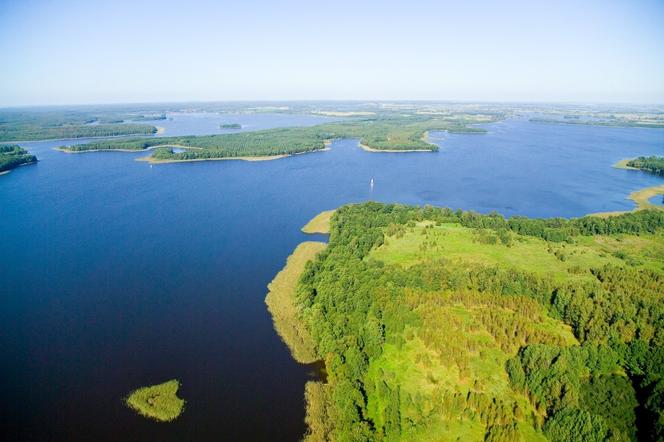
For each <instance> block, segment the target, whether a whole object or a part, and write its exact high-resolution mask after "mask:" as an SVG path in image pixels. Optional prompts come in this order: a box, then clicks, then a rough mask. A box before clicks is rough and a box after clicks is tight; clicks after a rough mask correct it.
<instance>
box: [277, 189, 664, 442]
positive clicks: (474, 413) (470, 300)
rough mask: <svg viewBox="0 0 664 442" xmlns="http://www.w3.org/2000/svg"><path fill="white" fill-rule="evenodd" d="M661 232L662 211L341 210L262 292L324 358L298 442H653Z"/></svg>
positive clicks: (662, 387) (281, 320) (660, 386)
mask: <svg viewBox="0 0 664 442" xmlns="http://www.w3.org/2000/svg"><path fill="white" fill-rule="evenodd" d="M324 217H327V215H325V216H324ZM315 230H316V231H320V229H315ZM663 233H664V211H658V210H639V211H635V212H630V213H626V214H622V215H617V216H612V217H608V218H597V217H582V218H576V219H563V218H553V219H531V218H526V217H512V218H509V219H506V218H504V217H502V216H500V215H498V214H495V213H494V214H489V215H480V214H477V213H474V212H466V211H461V210H456V211H454V210H451V209H446V208H436V207H431V206H425V207H416V206H406V205H399V204H380V203H373V202H370V203H363V204H355V205H347V206H343V207H341V208H339V209H337V210H336V211H334V213H333V214H332V216H331V218H330V228H329V234H330V236H329V242H328V244H327V245H326V246H325V245H322V244H320V243H313V244H316V245H313V244H311V245H307V244H308V243H305V245H303V246H299V247H298V248H297V249H296V251H295V253H294V254H293V256H292V257H291V258H289V260H288V264H287V266H286V269H285V270H284V271H283V272H282V273H281V274H280V275H279V276H278V277H277V278H276V279H275V281H274V282H273V283H272V285H271V286H270V293H271V295H268V304H271V306H270V311H271V312H273V315H274V320H275V326H276V327H277V330H279V333H280V335H281V336H282V338H283V339H284V341H285V342H286V343H287V345H288V347H289V348H291V350H293V352H294V354H295V355H296V359H297V360H300V361H306V362H310V361H312V360H314V359H318V360H320V361H323V362H324V363H325V367H326V371H327V380H326V381H316V382H314V381H311V382H308V383H307V385H306V388H305V399H306V407H307V409H306V423H307V425H308V431H307V434H306V436H305V440H310V441H314V440H315V441H317V440H367V441H371V440H376V441H378V440H458V438H460V439H461V440H491V441H517V440H521V441H545V440H547V439H548V440H551V441H569V440H636V436H637V434H638V435H639V438H640V439H641V438H643V439H649V440H661V438H662V437H663V436H664V420H663V417H664V411H663V408H664V402H663V401H662V400H661V392H662V391H664V363H663V361H664V359H663V358H664V347H663V346H664V334H662V332H661V331H662V330H664V260H662V256H664V235H663ZM304 260H308V263H306V264H305V265H303V263H302V262H303V261H304ZM275 290H276V291H278V292H280V293H279V295H278V296H275V295H274V292H275ZM275 304H276V305H275ZM274 312H283V313H280V314H275V313H274ZM284 330H287V331H284ZM294 337H296V338H294ZM294 343H295V344H294ZM298 345H299V346H302V348H304V349H305V350H306V351H300V352H299V355H298V350H295V348H297V346H298ZM302 354H304V355H305V357H304V358H303V357H302V356H301V355H302Z"/></svg>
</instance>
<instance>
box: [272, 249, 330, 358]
mask: <svg viewBox="0 0 664 442" xmlns="http://www.w3.org/2000/svg"><path fill="white" fill-rule="evenodd" d="M325 247H326V244H325V243H322V242H315V241H306V242H303V243H301V244H300V245H298V246H297V248H296V249H295V251H294V252H293V254H292V255H291V256H289V257H288V260H287V261H286V266H285V267H284V268H283V269H282V270H281V271H280V272H279V273H278V274H277V276H275V277H274V279H273V280H272V282H271V283H270V284H269V285H268V290H269V293H268V294H267V296H266V297H265V303H266V304H267V308H268V310H269V311H270V314H271V315H272V320H273V321H274V328H275V330H276V331H277V333H278V334H279V336H280V337H281V339H282V340H283V341H284V342H285V343H286V345H287V346H288V348H289V349H290V351H291V353H292V355H293V358H294V359H295V360H296V361H298V362H300V363H302V364H308V363H311V362H315V361H316V360H318V359H319V358H318V356H317V355H316V352H315V350H314V343H313V339H312V338H311V335H310V334H309V331H308V330H307V329H306V326H305V324H304V323H303V322H302V321H300V320H299V317H298V316H299V310H298V308H297V305H296V304H295V293H296V290H297V284H298V281H299V279H300V276H301V275H302V272H303V271H304V268H305V266H306V264H307V262H309V261H310V260H312V259H313V258H314V257H315V256H316V255H317V254H318V253H319V252H321V251H322V250H323V249H325Z"/></svg>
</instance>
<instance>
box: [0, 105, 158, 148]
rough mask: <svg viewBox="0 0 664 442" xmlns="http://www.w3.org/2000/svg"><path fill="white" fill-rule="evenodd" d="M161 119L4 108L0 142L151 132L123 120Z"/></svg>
mask: <svg viewBox="0 0 664 442" xmlns="http://www.w3.org/2000/svg"><path fill="white" fill-rule="evenodd" d="M165 118H166V116H165V115H163V114H156V115H155V114H140V113H139V114H133V113H126V112H120V111H112V110H59V111H55V110H49V111H35V110H24V111H19V110H13V111H9V110H5V111H0V141H30V140H47V139H58V138H63V139H66V138H86V137H110V136H117V135H151V134H154V133H155V132H156V131H157V129H156V128H155V127H154V126H152V125H147V124H131V123H129V124H123V122H126V121H148V120H155V119H165Z"/></svg>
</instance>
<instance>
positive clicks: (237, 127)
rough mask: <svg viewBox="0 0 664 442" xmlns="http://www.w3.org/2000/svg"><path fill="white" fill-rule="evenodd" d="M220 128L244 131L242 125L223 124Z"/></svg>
mask: <svg viewBox="0 0 664 442" xmlns="http://www.w3.org/2000/svg"><path fill="white" fill-rule="evenodd" d="M219 127H220V128H221V129H242V125H241V124H240V123H221V124H220V125H219Z"/></svg>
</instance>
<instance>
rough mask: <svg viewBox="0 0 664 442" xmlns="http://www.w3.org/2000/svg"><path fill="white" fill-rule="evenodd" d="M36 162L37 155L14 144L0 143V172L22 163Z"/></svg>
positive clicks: (5, 171) (7, 170)
mask: <svg viewBox="0 0 664 442" xmlns="http://www.w3.org/2000/svg"><path fill="white" fill-rule="evenodd" d="M36 162H37V157H35V156H34V155H31V154H30V153H28V151H27V150H25V149H23V148H22V147H20V146H18V145H16V144H10V145H0V174H2V173H7V172H9V171H10V170H12V169H14V168H16V167H18V166H22V165H24V164H33V163H36Z"/></svg>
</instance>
